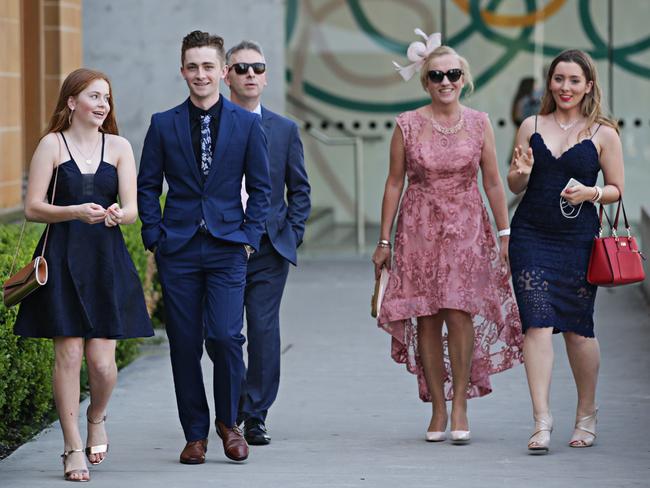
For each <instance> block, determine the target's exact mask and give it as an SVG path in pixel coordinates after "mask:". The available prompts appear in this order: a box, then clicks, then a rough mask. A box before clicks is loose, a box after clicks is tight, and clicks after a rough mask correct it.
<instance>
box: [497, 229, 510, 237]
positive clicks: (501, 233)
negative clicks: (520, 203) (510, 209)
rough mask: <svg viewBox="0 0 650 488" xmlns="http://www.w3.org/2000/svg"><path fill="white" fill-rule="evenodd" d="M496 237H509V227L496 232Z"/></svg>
mask: <svg viewBox="0 0 650 488" xmlns="http://www.w3.org/2000/svg"><path fill="white" fill-rule="evenodd" d="M497 235H498V236H499V237H505V236H509V235H510V227H508V228H507V229H501V230H500V231H499V232H497Z"/></svg>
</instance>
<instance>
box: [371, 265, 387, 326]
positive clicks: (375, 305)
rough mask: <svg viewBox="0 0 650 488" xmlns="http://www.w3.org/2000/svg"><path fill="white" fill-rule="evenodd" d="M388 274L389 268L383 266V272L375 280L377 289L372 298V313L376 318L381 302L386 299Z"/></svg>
mask: <svg viewBox="0 0 650 488" xmlns="http://www.w3.org/2000/svg"><path fill="white" fill-rule="evenodd" d="M388 276H389V275H388V270H387V269H386V268H381V274H380V275H379V278H377V279H376V280H375V291H374V292H373V294H372V298H371V299H370V315H371V316H372V317H374V318H377V316H378V315H379V312H380V310H381V302H382V300H383V299H384V292H385V291H386V286H388Z"/></svg>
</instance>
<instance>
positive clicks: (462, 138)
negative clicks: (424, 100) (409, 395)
mask: <svg viewBox="0 0 650 488" xmlns="http://www.w3.org/2000/svg"><path fill="white" fill-rule="evenodd" d="M463 117H464V119H465V123H464V126H463V128H462V129H461V130H460V131H459V132H458V133H456V134H450V135H443V134H441V133H439V132H437V131H435V130H434V129H433V127H432V125H431V120H430V119H428V118H427V117H425V116H424V115H422V113H421V112H419V111H410V112H405V113H403V114H401V115H399V116H398V117H397V123H398V125H399V127H400V129H401V130H402V135H403V138H404V147H405V154H406V172H407V176H408V188H407V189H406V192H405V193H404V196H403V198H402V202H401V205H400V210H399V214H398V222H397V232H396V236H395V246H394V255H393V266H392V270H391V272H390V278H389V281H388V286H387V289H386V294H385V296H384V301H383V303H382V307H381V311H380V314H379V317H378V324H379V326H380V327H382V328H383V329H384V330H386V331H387V332H388V333H389V334H390V335H391V336H392V348H391V349H392V350H391V356H392V358H393V359H394V360H395V361H396V362H398V363H403V364H406V368H407V370H408V371H409V372H411V373H413V374H416V375H417V379H418V389H419V394H420V398H421V399H422V400H423V401H431V397H430V395H429V391H428V388H427V385H426V381H425V377H424V371H423V369H422V366H421V364H420V360H419V355H418V345H417V326H416V318H417V317H421V316H427V315H433V314H436V313H438V312H439V311H440V310H441V309H457V310H463V311H466V312H468V313H470V314H471V315H472V317H473V322H474V332H475V333H474V356H473V360H472V368H471V375H470V384H469V387H468V390H467V392H466V395H467V397H468V398H472V397H479V396H483V395H486V394H488V393H490V392H491V391H492V387H491V385H490V379H489V376H490V375H492V374H495V373H498V372H501V371H504V370H506V369H509V368H511V367H513V366H515V365H517V364H519V363H521V362H522V360H523V353H522V347H523V338H522V335H521V322H520V319H519V311H518V309H517V304H516V302H515V299H514V295H513V292H512V287H511V285H510V280H509V278H508V274H507V270H506V269H504V268H503V267H502V266H501V264H500V262H499V252H498V247H497V244H496V240H495V238H494V234H493V232H492V227H491V224H490V220H489V217H488V214H487V210H486V208H485V205H484V203H483V199H482V197H481V194H480V192H479V188H478V182H477V176H478V170H479V165H480V159H481V151H482V147H483V133H484V128H485V124H486V122H487V114H485V113H482V112H478V111H476V110H472V109H469V108H467V107H465V108H463ZM443 347H444V364H445V370H446V375H445V396H446V398H447V399H451V398H453V390H452V384H451V367H450V362H449V355H448V350H447V335H446V333H445V335H444V338H443Z"/></svg>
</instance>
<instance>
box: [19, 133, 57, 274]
mask: <svg viewBox="0 0 650 488" xmlns="http://www.w3.org/2000/svg"><path fill="white" fill-rule="evenodd" d="M56 140H57V142H58V143H59V160H58V161H57V165H56V169H55V170H54V186H53V187H52V198H51V200H50V205H54V195H55V193H56V182H57V179H58V177H59V166H60V164H59V163H60V162H61V141H60V140H59V136H58V134H56ZM26 225H27V219H23V226H22V227H21V229H20V237H18V245H17V246H16V252H15V253H14V259H13V261H12V262H11V270H10V271H9V276H13V274H14V266H15V265H16V259H17V258H18V252H20V244H21V243H22V242H23V235H24V234H25V226H26ZM49 233H50V224H47V227H46V228H45V239H44V240H43V249H42V250H41V257H43V256H44V255H45V246H46V245H47V237H48V235H49Z"/></svg>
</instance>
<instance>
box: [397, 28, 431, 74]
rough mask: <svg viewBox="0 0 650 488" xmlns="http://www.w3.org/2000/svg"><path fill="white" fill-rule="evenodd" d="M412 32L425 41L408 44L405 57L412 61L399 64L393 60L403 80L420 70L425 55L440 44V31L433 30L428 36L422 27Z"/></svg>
mask: <svg viewBox="0 0 650 488" xmlns="http://www.w3.org/2000/svg"><path fill="white" fill-rule="evenodd" d="M414 32H415V33H416V34H417V35H419V36H422V37H423V38H424V40H425V42H421V41H415V42H412V43H411V44H410V45H409V48H408V49H407V50H406V57H407V58H409V61H412V63H411V64H409V65H408V66H400V65H399V64H397V63H396V62H395V61H393V65H394V66H395V69H396V70H397V71H398V72H399V74H400V75H401V76H402V78H404V81H408V80H410V79H411V78H412V77H413V75H414V74H415V72H416V71H420V69H421V68H422V64H423V63H424V60H425V59H426V57H427V56H428V55H429V54H431V53H432V52H433V50H434V49H436V48H437V47H439V46H440V45H441V44H442V36H441V35H440V32H434V33H433V34H431V35H430V36H427V35H426V34H425V33H424V32H423V31H422V29H415V31H414Z"/></svg>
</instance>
